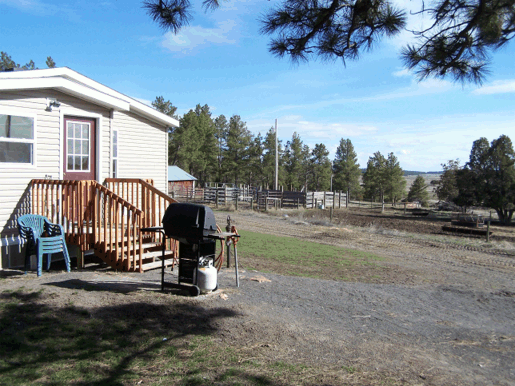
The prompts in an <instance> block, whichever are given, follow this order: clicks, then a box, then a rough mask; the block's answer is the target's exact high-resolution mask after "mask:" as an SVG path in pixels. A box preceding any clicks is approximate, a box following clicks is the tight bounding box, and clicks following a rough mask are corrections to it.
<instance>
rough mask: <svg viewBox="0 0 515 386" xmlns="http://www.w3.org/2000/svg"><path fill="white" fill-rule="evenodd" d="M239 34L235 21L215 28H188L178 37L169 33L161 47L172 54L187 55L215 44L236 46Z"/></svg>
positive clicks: (225, 22) (226, 22)
mask: <svg viewBox="0 0 515 386" xmlns="http://www.w3.org/2000/svg"><path fill="white" fill-rule="evenodd" d="M238 36H239V33H238V31H237V29H236V22H235V21H234V20H226V21H222V22H220V23H218V24H217V26H216V27H215V28H204V27H202V26H199V25H197V26H192V27H186V28H184V29H183V30H181V32H180V33H178V34H177V35H175V34H173V33H172V32H167V33H166V34H165V35H164V39H163V40H162V42H161V45H162V46H163V47H165V48H166V49H168V50H170V51H172V52H180V53H183V54H184V53H186V52H191V51H193V50H195V49H199V48H202V47H205V46H208V45H213V44H235V43H237V41H238Z"/></svg>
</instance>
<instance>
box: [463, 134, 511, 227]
mask: <svg viewBox="0 0 515 386" xmlns="http://www.w3.org/2000/svg"><path fill="white" fill-rule="evenodd" d="M457 177H458V178H457V185H458V190H459V194H458V197H457V199H456V204H458V205H461V206H465V205H472V204H474V205H483V206H487V207H490V208H493V209H494V210H495V211H496V212H497V215H498V217H499V221H500V222H501V223H504V224H510V223H511V219H512V217H513V213H514V212H515V151H514V149H513V144H512V142H511V140H510V138H509V137H508V136H506V135H501V136H500V137H499V138H498V139H496V140H493V141H492V143H491V144H489V143H488V140H487V139H486V138H480V139H478V140H477V141H474V143H473V145H472V150H471V151H470V159H469V162H467V164H466V165H465V167H464V168H463V169H462V170H460V171H459V172H458V174H457Z"/></svg>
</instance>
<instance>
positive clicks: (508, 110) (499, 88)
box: [0, 0, 515, 171]
mask: <svg viewBox="0 0 515 386" xmlns="http://www.w3.org/2000/svg"><path fill="white" fill-rule="evenodd" d="M398 1H399V3H404V4H408V5H409V6H412V7H413V6H414V4H415V1H409V0H398ZM192 2H193V3H194V4H195V5H197V6H198V7H197V8H196V9H195V19H194V20H193V21H192V23H191V24H190V26H189V27H188V28H186V29H184V30H183V31H182V32H180V33H179V34H178V35H173V34H172V33H170V32H168V33H167V32H164V31H163V30H161V29H160V28H159V27H158V25H156V24H154V23H153V22H152V21H151V20H150V18H149V17H148V16H147V15H146V13H145V11H144V10H143V9H142V7H141V6H142V3H141V1H139V0H117V1H115V0H105V1H95V0H91V1H88V2H85V1H73V0H70V1H66V2H64V1H59V2H57V1H49V0H0V15H1V16H0V19H1V20H2V23H1V24H0V39H1V44H0V50H1V51H5V52H7V53H8V54H9V55H11V57H12V58H13V59H14V60H15V61H16V62H18V63H22V64H25V63H26V62H28V61H29V60H31V59H32V60H34V61H35V62H36V65H37V66H38V67H39V68H45V67H46V66H45V60H46V57H47V56H49V55H50V56H52V58H53V59H54V60H55V61H56V63H57V65H58V66H67V67H70V68H72V69H73V70H75V71H78V72H80V73H81V74H83V75H86V76H88V77H90V78H92V79H94V80H96V81H98V82H100V83H102V84H104V85H106V86H109V87H111V88H113V89H115V90H117V91H119V92H122V93H124V94H126V95H129V96H131V97H134V98H137V99H139V100H142V101H144V102H145V103H150V102H151V101H152V100H154V99H155V97H156V96H160V95H162V96H164V98H165V99H169V100H170V101H172V103H173V104H174V105H175V106H177V107H178V112H179V114H180V115H182V114H184V113H185V112H187V111H188V110H189V109H191V108H194V107H195V105H197V104H202V105H204V104H207V105H209V106H210V107H211V110H212V113H213V115H214V116H217V115H220V114H224V115H225V116H226V117H230V116H231V115H233V114H238V115H240V116H241V118H242V119H243V120H244V121H245V122H246V123H247V127H248V128H249V129H250V130H251V131H252V132H253V133H254V134H257V133H258V132H261V134H264V133H266V131H268V129H269V128H270V127H272V126H273V125H274V121H275V119H278V122H279V138H280V139H281V140H282V141H283V144H284V143H286V141H287V140H289V139H291V137H292V134H293V132H295V131H296V132H297V133H299V135H300V137H301V139H302V140H303V141H304V143H305V144H307V145H309V146H310V147H311V148H313V146H314V145H315V144H316V143H324V144H325V145H326V146H327V148H328V149H329V150H330V152H331V153H330V158H331V159H333V158H334V151H335V149H336V147H337V145H338V143H339V140H340V139H341V138H350V139H351V141H352V143H353V145H354V148H355V150H356V152H357V153H358V160H359V163H360V164H361V165H362V167H365V166H366V162H367V160H368V157H369V156H371V155H372V154H373V153H374V152H376V151H380V152H381V153H383V154H384V155H386V154H387V153H389V152H394V153H395V155H396V156H397V157H398V159H399V161H400V164H401V167H402V168H403V169H405V170H420V171H434V170H441V167H440V164H442V163H445V162H447V160H449V159H456V158H459V159H460V160H461V161H462V163H464V162H466V161H467V160H468V156H469V153H470V149H471V146H472V142H473V141H474V140H476V139H478V138H480V137H486V138H487V139H488V140H489V141H492V140H493V139H495V138H498V137H499V136H500V135H501V134H506V135H508V136H510V138H511V139H512V140H513V141H515V103H514V102H515V66H514V58H515V42H513V43H511V45H509V46H508V47H507V48H504V49H502V50H501V51H498V52H496V53H495V54H494V57H493V62H492V65H491V67H490V70H491V75H490V76H489V77H488V78H487V81H486V82H485V84H484V85H483V86H482V87H477V86H471V85H467V86H465V87H464V86H462V85H461V84H454V83H452V82H450V81H442V80H434V79H429V80H427V81H424V82H421V83H419V82H417V80H416V79H415V77H414V76H413V75H412V74H410V73H408V72H407V71H406V70H404V69H403V67H402V63H401V61H400V59H399V55H398V53H399V50H400V48H401V47H402V46H403V44H405V43H406V42H407V41H409V39H410V36H409V34H407V33H403V34H401V36H399V37H397V38H395V39H390V40H383V41H382V42H381V44H379V45H377V46H376V47H375V48H374V49H373V50H372V51H371V52H368V53H364V54H363V55H362V57H361V60H359V61H357V62H347V65H346V67H345V66H344V65H343V64H342V62H338V61H336V62H321V61H312V62H309V63H306V64H300V65H292V64H291V63H290V62H289V61H288V60H287V59H277V58H275V57H273V56H272V55H271V54H270V53H269V52H268V50H267V45H268V38H267V37H266V36H261V35H259V33H258V31H259V28H260V25H259V23H258V22H257V18H258V17H259V16H260V15H261V14H262V13H263V12H265V11H266V10H267V9H268V8H269V7H270V6H272V5H274V4H276V2H275V1H273V0H272V1H267V0H231V1H229V2H226V3H223V5H222V7H221V8H220V9H219V10H217V11H215V12H209V13H207V14H206V13H204V12H203V10H202V9H201V8H200V7H199V5H200V3H201V1H195V0H192ZM424 22H427V21H423V20H422V21H421V20H414V19H412V20H410V24H411V25H412V26H413V25H418V24H420V23H424Z"/></svg>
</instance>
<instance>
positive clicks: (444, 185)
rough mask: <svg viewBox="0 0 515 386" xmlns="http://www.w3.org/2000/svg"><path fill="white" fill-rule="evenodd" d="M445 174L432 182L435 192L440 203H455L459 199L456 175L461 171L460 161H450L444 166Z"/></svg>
mask: <svg viewBox="0 0 515 386" xmlns="http://www.w3.org/2000/svg"><path fill="white" fill-rule="evenodd" d="M442 168H443V173H442V174H441V175H440V178H439V179H438V180H436V181H431V185H433V186H435V188H434V192H435V193H436V197H438V199H439V200H440V201H447V202H454V201H455V200H456V197H458V193H459V191H458V185H457V181H456V178H457V177H456V173H457V172H458V170H460V169H461V167H460V160H458V159H456V160H449V161H448V162H447V163H446V164H442Z"/></svg>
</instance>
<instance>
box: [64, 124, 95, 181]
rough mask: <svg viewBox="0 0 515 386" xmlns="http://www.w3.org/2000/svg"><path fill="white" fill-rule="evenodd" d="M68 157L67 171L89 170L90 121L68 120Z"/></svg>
mask: <svg viewBox="0 0 515 386" xmlns="http://www.w3.org/2000/svg"><path fill="white" fill-rule="evenodd" d="M66 130H67V133H66V140H67V141H68V143H67V157H68V159H67V160H66V171H68V172H72V171H79V172H89V171H90V170H89V169H90V159H89V157H90V154H89V150H90V134H91V133H90V131H91V125H90V123H89V122H75V121H68V124H67V127H66Z"/></svg>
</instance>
